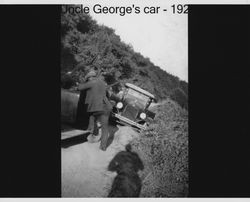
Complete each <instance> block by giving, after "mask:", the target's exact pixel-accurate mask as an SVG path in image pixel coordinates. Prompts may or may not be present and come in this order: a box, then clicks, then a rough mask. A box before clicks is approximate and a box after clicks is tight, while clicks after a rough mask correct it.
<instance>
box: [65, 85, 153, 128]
mask: <svg viewBox="0 0 250 202" xmlns="http://www.w3.org/2000/svg"><path fill="white" fill-rule="evenodd" d="M81 93H82V92H81ZM110 100H111V103H112V104H113V110H112V113H111V119H113V120H115V121H116V122H118V123H120V124H123V125H124V124H126V125H130V126H132V127H135V128H137V129H143V130H144V129H146V127H147V123H148V122H149V120H150V119H154V116H155V114H154V113H153V112H151V111H149V110H148V108H149V106H150V104H151V103H152V102H153V101H155V97H154V95H152V94H151V93H149V92H147V91H145V90H143V89H141V88H139V87H138V86H135V85H133V84H130V83H126V84H125V88H124V89H123V90H122V91H120V92H119V93H118V94H112V95H111V96H110ZM84 108H85V105H84V95H83V94H80V93H79V92H77V91H70V90H64V89H62V90H61V121H62V123H71V124H77V122H78V123H83V122H84V121H83V120H84V119H85V122H86V120H87V117H88V114H87V113H84V111H85V109H84Z"/></svg>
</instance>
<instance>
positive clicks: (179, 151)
mask: <svg viewBox="0 0 250 202" xmlns="http://www.w3.org/2000/svg"><path fill="white" fill-rule="evenodd" d="M153 111H154V112H156V114H157V116H156V118H155V120H154V122H153V123H151V125H150V128H149V129H148V130H147V131H145V132H142V133H141V134H140V136H139V138H138V139H136V140H134V141H133V142H132V146H133V150H134V151H136V152H137V153H138V154H139V156H140V157H141V159H142V161H143V162H144V166H145V170H144V171H143V172H142V173H141V178H142V180H143V186H142V192H141V196H142V197H184V196H187V194H188V112H187V111H186V110H185V109H182V108H181V107H180V106H179V105H178V104H176V103H175V102H173V101H172V100H170V99H167V100H166V101H165V102H164V103H162V104H159V105H157V106H155V107H154V109H153Z"/></svg>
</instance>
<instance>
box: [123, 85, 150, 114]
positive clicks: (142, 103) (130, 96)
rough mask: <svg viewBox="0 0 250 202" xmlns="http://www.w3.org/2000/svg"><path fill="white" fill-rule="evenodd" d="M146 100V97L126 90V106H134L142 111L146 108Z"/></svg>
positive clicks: (131, 90)
mask: <svg viewBox="0 0 250 202" xmlns="http://www.w3.org/2000/svg"><path fill="white" fill-rule="evenodd" d="M148 99H149V97H148V96H146V95H144V94H142V93H140V92H138V91H135V90H133V89H131V88H129V89H128V93H127V94H126V96H125V100H126V102H127V103H128V104H130V105H135V106H137V107H138V108H140V109H144V108H145V107H146V104H147V102H148Z"/></svg>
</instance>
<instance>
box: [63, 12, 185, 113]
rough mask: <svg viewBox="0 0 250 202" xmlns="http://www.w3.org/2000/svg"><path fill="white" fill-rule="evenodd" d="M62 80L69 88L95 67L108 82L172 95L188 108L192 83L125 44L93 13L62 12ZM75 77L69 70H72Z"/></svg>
mask: <svg viewBox="0 0 250 202" xmlns="http://www.w3.org/2000/svg"><path fill="white" fill-rule="evenodd" d="M61 39H62V40H61V75H62V77H61V78H62V79H61V83H62V87H63V88H69V87H70V86H72V85H73V83H74V82H75V81H79V78H80V77H79V76H80V75H82V74H83V75H84V74H85V73H86V72H87V71H88V70H89V69H91V68H95V69H96V70H98V71H99V72H100V73H102V74H103V75H104V77H105V80H106V81H107V83H108V84H111V83H114V82H116V81H121V82H130V83H133V84H135V85H137V86H139V87H141V88H143V89H145V90H148V91H149V92H151V93H153V94H154V95H155V96H156V98H157V99H158V100H164V99H166V98H169V97H170V98H171V99H172V100H175V101H176V102H177V103H179V105H180V106H182V107H184V108H186V109H187V106H188V84H187V83H186V82H185V81H181V80H180V79H179V78H178V77H176V76H173V75H171V74H169V73H167V72H166V71H164V70H162V69H161V68H160V67H158V66H155V65H154V64H153V63H152V62H151V61H150V60H149V59H148V58H145V57H144V56H142V55H141V54H140V53H137V52H135V51H134V50H133V48H132V47H131V46H129V45H127V44H125V43H123V42H122V41H121V39H120V37H119V36H117V35H116V34H115V32H114V30H113V29H111V28H108V27H106V26H101V25H98V24H97V22H96V21H94V20H93V19H92V18H91V17H90V16H89V15H84V14H76V15H74V14H68V13H66V14H62V15H61ZM73 69H74V73H73V74H72V75H71V76H65V72H67V71H72V70H73Z"/></svg>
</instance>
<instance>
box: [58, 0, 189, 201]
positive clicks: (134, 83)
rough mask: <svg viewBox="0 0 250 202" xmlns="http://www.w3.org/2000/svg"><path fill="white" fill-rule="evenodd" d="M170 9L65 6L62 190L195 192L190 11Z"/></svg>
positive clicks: (75, 193) (68, 193) (85, 193)
mask: <svg viewBox="0 0 250 202" xmlns="http://www.w3.org/2000/svg"><path fill="white" fill-rule="evenodd" d="M156 5H158V6H156ZM89 7H90V8H91V9H92V8H93V11H92V12H90V14H86V13H84V12H86V10H87V9H88V8H89ZM163 9H169V10H170V9H174V7H173V6H172V7H171V5H170V4H169V5H168V4H164V3H163V1H161V2H157V4H156V3H154V2H153V1H151V2H150V6H147V4H145V3H140V4H136V5H135V4H134V3H133V1H128V2H126V3H124V2H123V4H121V3H117V2H115V1H109V3H108V4H107V3H106V4H101V3H100V4H92V5H88V4H85V5H84V4H83V5H63V6H62V14H61V135H62V136H61V138H62V143H61V147H62V149H61V159H62V162H61V165H62V197H186V196H187V195H188V69H187V68H188V64H187V61H188V60H187V57H188V54H187V51H188V47H187V39H188V34H187V28H188V24H187V19H188V18H187V16H188V14H187V13H185V12H187V9H188V8H187V5H185V6H184V5H178V9H179V10H178V11H180V12H181V11H182V12H183V13H182V14H178V15H176V14H174V13H171V11H168V12H166V11H163ZM175 9H177V7H176V8H175ZM128 12H129V13H128ZM131 12H133V13H131ZM139 12H141V13H139ZM107 13H108V14H107Z"/></svg>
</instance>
